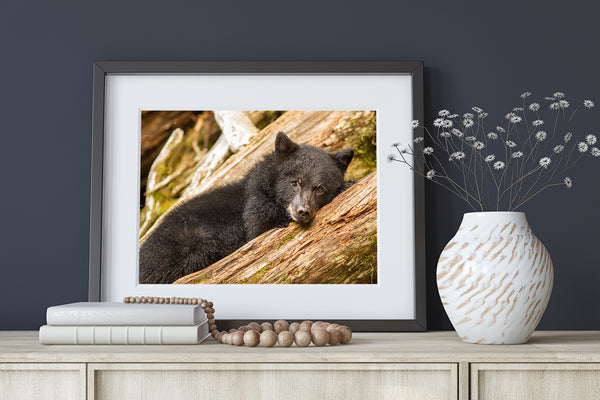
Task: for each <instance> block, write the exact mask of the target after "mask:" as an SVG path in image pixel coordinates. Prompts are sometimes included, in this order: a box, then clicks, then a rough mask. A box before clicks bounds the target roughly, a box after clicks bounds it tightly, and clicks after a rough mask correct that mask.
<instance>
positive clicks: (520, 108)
mask: <svg viewBox="0 0 600 400" xmlns="http://www.w3.org/2000/svg"><path fill="white" fill-rule="evenodd" d="M513 111H514V112H522V111H523V107H515V108H513Z"/></svg>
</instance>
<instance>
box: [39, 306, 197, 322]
mask: <svg viewBox="0 0 600 400" xmlns="http://www.w3.org/2000/svg"><path fill="white" fill-rule="evenodd" d="M198 310H201V311H203V310H202V309H201V308H200V307H197V308H196V309H193V310H192V309H187V310H185V309H171V310H169V309H164V308H163V309H162V310H159V309H156V308H152V309H146V308H144V307H138V308H137V309H133V308H115V309H112V310H110V309H85V308H82V309H61V308H59V307H50V308H48V310H47V312H46V323H47V324H48V325H53V326H55V325H66V326H72V325H90V326H96V325H129V326H131V325H140V326H144V325H156V326H158V325H172V326H184V325H194V324H197V323H200V322H202V321H203V320H205V319H206V316H205V315H202V314H203V312H202V313H200V312H199V311H198Z"/></svg>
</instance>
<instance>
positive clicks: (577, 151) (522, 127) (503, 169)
mask: <svg viewBox="0 0 600 400" xmlns="http://www.w3.org/2000/svg"><path fill="white" fill-rule="evenodd" d="M530 96H531V93H530V92H525V93H523V94H522V95H521V98H522V105H521V106H520V107H516V108H514V109H513V110H512V111H511V112H509V113H508V114H506V116H505V119H506V125H505V127H502V126H496V129H495V130H494V131H486V129H485V126H484V121H485V120H486V117H487V116H488V113H486V112H484V111H483V110H482V109H481V108H479V107H473V108H472V110H473V112H474V113H475V114H473V113H471V112H468V113H465V114H463V115H462V117H461V116H460V115H459V114H451V113H450V111H448V110H441V111H439V112H438V116H439V118H436V119H435V120H434V121H433V126H434V127H435V128H437V132H436V133H435V134H433V133H432V132H431V131H429V130H428V129H427V128H426V127H425V126H423V125H422V124H421V122H420V121H412V127H413V128H414V129H423V130H424V131H425V135H423V136H417V137H416V138H415V139H414V144H408V145H406V146H402V145H401V144H400V143H395V144H394V145H393V147H394V148H395V149H396V151H397V153H395V154H390V155H389V156H388V160H389V161H395V162H400V163H402V164H406V165H407V166H408V167H409V168H411V170H413V171H414V172H415V173H417V174H419V175H422V176H424V177H426V178H427V179H429V180H431V181H433V182H435V183H437V184H439V185H441V186H443V187H444V188H446V189H447V190H449V191H450V192H452V193H453V194H455V195H457V196H458V197H460V198H461V199H463V200H464V201H465V202H467V204H468V205H469V206H470V207H471V208H473V210H475V211H493V210H496V211H498V210H500V209H501V208H505V209H506V210H507V211H514V210H516V209H518V208H519V207H520V206H522V205H523V204H525V203H527V202H528V201H529V200H531V199H532V198H534V197H536V196H537V195H539V194H540V193H542V192H543V191H544V190H546V189H548V188H550V187H554V186H562V185H564V186H565V187H567V188H571V186H572V185H573V180H572V179H571V178H570V177H569V176H566V174H567V173H568V171H570V170H571V169H572V168H573V167H574V166H575V165H576V164H577V163H578V162H579V161H580V160H581V159H582V158H583V157H586V156H588V155H589V156H592V157H600V149H598V147H595V146H594V145H595V144H596V142H597V137H596V136H595V135H593V134H587V135H586V136H585V137H584V138H583V139H582V140H580V141H577V140H574V135H573V134H572V133H571V132H568V126H569V123H570V122H571V120H572V119H573V117H574V115H575V113H576V112H577V111H578V110H579V108H580V107H578V108H576V109H574V110H573V109H572V108H571V104H570V103H569V101H567V100H566V98H565V94H564V93H562V92H555V93H554V94H553V95H552V96H549V97H545V98H544V99H543V100H541V101H539V102H529V100H528V99H529V97H530ZM582 107H583V108H585V109H591V108H593V107H594V102H593V101H591V100H584V101H583V103H582ZM570 108H571V110H572V111H570V110H569V109H570ZM546 115H549V118H548V119H547V120H544V119H542V118H543V116H546ZM545 126H550V127H551V131H550V130H549V129H548V130H546V129H545ZM429 144H431V145H429ZM440 154H445V155H447V156H448V159H449V162H450V163H449V165H448V164H446V165H445V164H444V163H442V162H441V160H440V157H442V156H441V155H440ZM449 172H450V173H449Z"/></svg>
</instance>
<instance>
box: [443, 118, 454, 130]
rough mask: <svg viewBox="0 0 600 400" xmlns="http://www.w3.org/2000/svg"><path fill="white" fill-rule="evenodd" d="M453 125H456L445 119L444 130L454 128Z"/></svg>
mask: <svg viewBox="0 0 600 400" xmlns="http://www.w3.org/2000/svg"><path fill="white" fill-rule="evenodd" d="M452 125H454V123H453V122H452V121H451V120H449V119H445V120H444V122H442V127H443V128H452Z"/></svg>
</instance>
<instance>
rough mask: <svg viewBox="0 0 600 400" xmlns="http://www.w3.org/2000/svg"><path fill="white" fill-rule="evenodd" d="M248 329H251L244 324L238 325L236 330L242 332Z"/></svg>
mask: <svg viewBox="0 0 600 400" xmlns="http://www.w3.org/2000/svg"><path fill="white" fill-rule="evenodd" d="M249 330H251V329H250V328H248V327H247V326H246V325H244V326H240V327H239V328H238V331H240V332H244V333H246V332H248V331H249Z"/></svg>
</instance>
